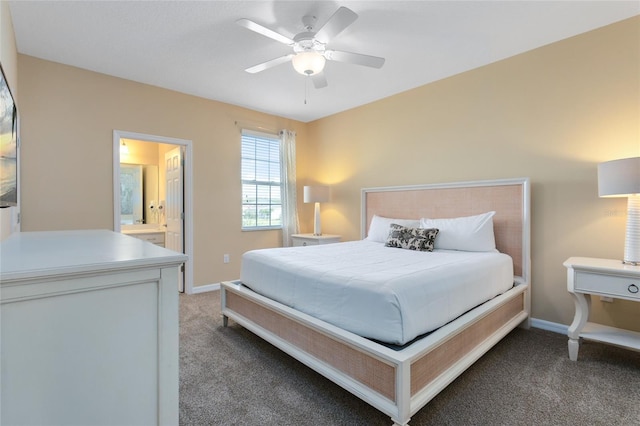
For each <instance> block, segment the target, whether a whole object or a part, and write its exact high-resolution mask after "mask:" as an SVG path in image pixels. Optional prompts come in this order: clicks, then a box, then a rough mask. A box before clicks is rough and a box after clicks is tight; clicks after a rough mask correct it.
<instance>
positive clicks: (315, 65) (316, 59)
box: [291, 51, 326, 75]
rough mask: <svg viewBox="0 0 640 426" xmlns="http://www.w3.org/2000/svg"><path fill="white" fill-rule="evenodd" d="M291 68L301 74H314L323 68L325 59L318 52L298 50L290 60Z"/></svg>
mask: <svg viewBox="0 0 640 426" xmlns="http://www.w3.org/2000/svg"><path fill="white" fill-rule="evenodd" d="M291 62H293V68H294V69H295V70H296V71H298V72H299V73H300V74H302V75H315V74H318V73H319V72H321V71H322V70H323V69H324V63H325V62H326V59H325V58H324V56H322V55H321V54H320V53H318V52H314V51H309V52H300V53H298V54H296V56H294V57H293V59H292V60H291Z"/></svg>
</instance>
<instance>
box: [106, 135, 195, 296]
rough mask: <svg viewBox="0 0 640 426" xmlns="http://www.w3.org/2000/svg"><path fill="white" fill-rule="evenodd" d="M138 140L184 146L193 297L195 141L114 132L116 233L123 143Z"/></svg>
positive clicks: (187, 268) (188, 277)
mask: <svg viewBox="0 0 640 426" xmlns="http://www.w3.org/2000/svg"><path fill="white" fill-rule="evenodd" d="M121 139H134V140H140V141H144V142H156V143H164V144H171V145H179V146H181V147H184V157H183V161H184V165H183V167H184V191H183V197H184V206H183V209H184V231H183V232H184V249H183V250H184V254H186V255H187V257H188V259H187V260H186V261H185V263H184V291H185V293H187V294H193V148H192V141H190V140H187V139H178V138H170V137H166V136H156V135H147V134H144V133H136V132H128V131H124V130H114V131H113V230H114V231H115V232H120V231H121V227H120V220H119V218H120V140H121Z"/></svg>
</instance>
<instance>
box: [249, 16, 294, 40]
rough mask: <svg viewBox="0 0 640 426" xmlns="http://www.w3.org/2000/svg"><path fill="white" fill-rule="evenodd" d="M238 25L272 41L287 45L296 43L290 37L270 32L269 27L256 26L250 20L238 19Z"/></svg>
mask: <svg viewBox="0 0 640 426" xmlns="http://www.w3.org/2000/svg"><path fill="white" fill-rule="evenodd" d="M236 24H238V25H240V26H241V27H245V28H247V29H249V30H251V31H253V32H256V33H258V34H261V35H263V36H265V37H269V38H270V39H273V40H275V41H279V42H280V43H284V44H286V45H292V44H293V43H294V41H293V40H291V39H290V38H289V37H286V36H283V35H282V34H280V33H277V32H275V31H273V30H270V29H269V28H267V27H263V26H262V25H260V24H256V23H255V22H253V21H250V20H248V19H244V18H243V19H238V20H237V21H236Z"/></svg>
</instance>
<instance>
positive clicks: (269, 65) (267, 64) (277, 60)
mask: <svg viewBox="0 0 640 426" xmlns="http://www.w3.org/2000/svg"><path fill="white" fill-rule="evenodd" d="M291 58H293V53H290V54H288V55H284V56H280V57H279V58H275V59H271V60H270V61H267V62H263V63H261V64H258V65H254V66H252V67H250V68H247V69H246V70H245V71H246V72H248V73H251V74H255V73H257V72H260V71H264V70H266V69H269V68H273V67H275V66H276V65H280V64H284V63H285V62H289V61H290V60H291Z"/></svg>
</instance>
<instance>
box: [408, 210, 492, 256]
mask: <svg viewBox="0 0 640 426" xmlns="http://www.w3.org/2000/svg"><path fill="white" fill-rule="evenodd" d="M495 214H496V212H487V213H483V214H479V215H476V216H466V217H455V218H447V219H429V218H422V219H420V227H421V228H437V229H439V230H440V232H439V233H438V236H437V237H436V242H435V248H436V249H445V250H462V251H495V250H496V239H495V236H494V235H493V216H494V215H495Z"/></svg>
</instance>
